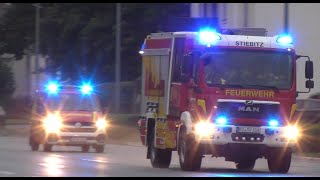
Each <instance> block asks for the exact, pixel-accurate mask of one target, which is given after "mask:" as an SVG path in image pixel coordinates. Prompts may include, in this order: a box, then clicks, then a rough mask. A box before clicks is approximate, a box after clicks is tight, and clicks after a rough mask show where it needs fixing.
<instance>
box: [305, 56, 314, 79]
mask: <svg viewBox="0 0 320 180" xmlns="http://www.w3.org/2000/svg"><path fill="white" fill-rule="evenodd" d="M305 77H306V78H307V79H312V78H313V62H312V61H306V64H305ZM307 82H308V81H307Z"/></svg>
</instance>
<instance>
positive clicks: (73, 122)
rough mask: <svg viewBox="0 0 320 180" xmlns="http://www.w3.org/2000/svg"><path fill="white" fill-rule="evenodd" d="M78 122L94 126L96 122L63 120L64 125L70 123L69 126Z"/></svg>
mask: <svg viewBox="0 0 320 180" xmlns="http://www.w3.org/2000/svg"><path fill="white" fill-rule="evenodd" d="M76 123H81V126H94V125H95V124H94V122H92V121H90V122H79V121H65V122H63V124H64V125H68V126H75V125H76Z"/></svg>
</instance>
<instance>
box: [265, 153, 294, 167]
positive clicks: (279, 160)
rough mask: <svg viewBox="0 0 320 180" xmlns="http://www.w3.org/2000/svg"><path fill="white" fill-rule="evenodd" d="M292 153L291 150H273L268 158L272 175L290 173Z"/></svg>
mask: <svg viewBox="0 0 320 180" xmlns="http://www.w3.org/2000/svg"><path fill="white" fill-rule="evenodd" d="M291 156H292V152H291V150H290V149H287V150H285V151H282V150H281V149H280V150H278V149H277V150H273V151H271V152H270V157H269V158H268V168H269V171H270V172H272V173H288V171H289V169H290V165H291Z"/></svg>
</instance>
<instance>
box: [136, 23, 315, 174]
mask: <svg viewBox="0 0 320 180" xmlns="http://www.w3.org/2000/svg"><path fill="white" fill-rule="evenodd" d="M253 30H254V28H253ZM140 54H141V55H142V61H143V72H142V74H143V75H142V95H143V96H142V106H141V109H142V112H141V117H140V119H139V122H138V125H139V128H140V137H141V141H142V143H143V145H145V146H147V147H148V151H147V158H148V159H151V164H152V166H153V167H158V168H167V167H169V165H170V162H171V155H172V151H175V150H177V151H178V155H179V161H180V167H181V168H182V170H186V171H194V170H199V169H200V167H201V162H202V158H203V157H204V155H212V157H224V158H225V160H226V161H232V162H235V165H236V168H237V169H239V170H251V169H253V168H254V165H255V162H256V160H257V159H258V158H265V159H267V162H268V167H269V170H270V171H271V172H278V173H287V172H288V171H289V168H290V163H291V155H292V152H293V150H294V149H295V146H296V144H297V143H298V138H299V137H301V136H299V135H300V134H301V133H299V132H301V131H300V130H299V128H298V125H297V119H296V118H295V115H294V112H295V109H296V96H297V94H298V93H301V92H297V90H296V81H297V77H296V61H297V59H299V58H301V57H304V58H307V61H306V64H305V77H306V78H307V79H308V80H307V81H306V88H308V89H309V92H310V89H311V88H313V86H314V83H313V81H312V80H311V79H312V78H313V63H312V61H310V58H309V57H308V56H301V55H297V54H296V53H295V49H294V46H293V44H292V38H291V37H290V36H289V35H287V34H285V35H277V36H273V37H267V36H265V34H263V35H256V36H252V35H248V34H246V31H241V29H240V30H239V31H238V33H234V34H232V35H231V34H230V33H218V32H217V31H215V30H213V29H210V28H208V29H202V30H201V31H199V32H169V33H152V34H150V35H148V36H147V38H146V39H145V41H144V43H143V46H142V49H141V51H140Z"/></svg>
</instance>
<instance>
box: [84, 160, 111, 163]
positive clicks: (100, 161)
mask: <svg viewBox="0 0 320 180" xmlns="http://www.w3.org/2000/svg"><path fill="white" fill-rule="evenodd" d="M81 160H83V161H92V162H99V163H108V162H107V161H103V160H97V159H81Z"/></svg>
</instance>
